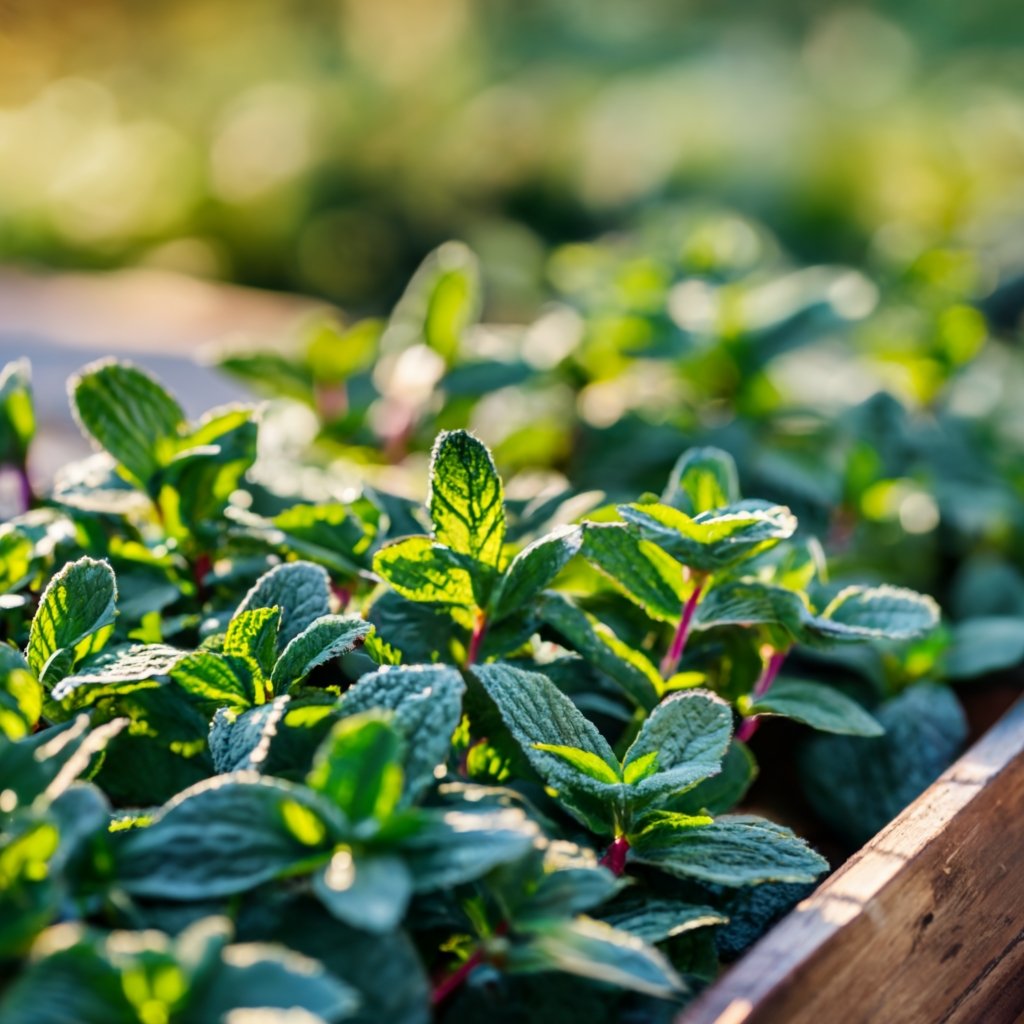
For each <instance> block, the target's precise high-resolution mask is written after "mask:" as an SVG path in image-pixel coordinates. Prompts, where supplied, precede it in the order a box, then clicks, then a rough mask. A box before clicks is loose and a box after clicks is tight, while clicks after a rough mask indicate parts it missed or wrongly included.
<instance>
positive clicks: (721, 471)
mask: <svg viewBox="0 0 1024 1024" xmlns="http://www.w3.org/2000/svg"><path fill="white" fill-rule="evenodd" d="M661 500H662V501H663V502H664V503H665V504H666V505H671V506H672V507H673V508H677V509H679V510H680V511H682V512H685V513H686V514H687V515H690V516H696V515H699V514H700V513H701V512H710V511H712V510H714V509H720V508H725V507H726V506H727V505H733V504H735V503H736V502H738V501H739V500H740V483H739V475H738V473H737V472H736V462H735V460H734V459H733V457H732V456H731V455H730V454H729V453H728V452H724V451H722V449H721V448H691V449H690V450H689V451H687V452H684V453H683V454H682V455H681V456H680V457H679V461H678V462H676V464H675V466H673V467H672V473H671V475H670V476H669V478H668V485H667V486H666V487H665V493H664V494H663V495H662V499H661Z"/></svg>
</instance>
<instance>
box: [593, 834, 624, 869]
mask: <svg viewBox="0 0 1024 1024" xmlns="http://www.w3.org/2000/svg"><path fill="white" fill-rule="evenodd" d="M627 853H629V840H628V839H627V838H626V837H625V836H616V837H615V838H614V839H613V840H612V843H611V846H609V847H608V849H607V850H605V852H604V856H603V857H602V858H601V860H600V864H601V867H604V868H607V869H608V870H609V871H610V872H611V873H612V874H613V875H615V876H616V878H618V877H621V875H622V874H623V873H624V872H625V870H626V854H627Z"/></svg>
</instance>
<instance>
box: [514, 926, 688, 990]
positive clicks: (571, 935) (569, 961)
mask: <svg viewBox="0 0 1024 1024" xmlns="http://www.w3.org/2000/svg"><path fill="white" fill-rule="evenodd" d="M506 969H507V970H508V971H510V972H511V973H527V972H534V971H565V972H567V973H569V974H575V975H578V976H579V977H582V978H593V979H594V980H595V981H601V982H604V983H606V984H609V985H617V986H619V987H620V988H626V989H631V990H633V991H635V992H643V993H645V994H647V995H651V996H660V997H662V998H668V997H670V996H673V995H677V994H678V993H680V992H684V991H686V985H685V983H684V982H683V979H682V978H680V977H679V975H678V974H677V973H676V971H675V969H674V968H673V967H672V965H671V964H670V963H669V961H668V960H667V959H666V958H665V957H664V956H663V955H662V954H661V953H659V952H658V951H657V950H656V949H654V948H653V947H652V946H649V945H647V943H645V942H644V941H643V940H642V939H640V938H638V937H637V936H636V935H633V934H631V933H630V932H626V931H621V930H620V929H618V928H613V927H612V926H611V925H610V924H608V923H607V922H605V921H595V920H593V919H591V918H587V917H578V918H575V919H573V920H568V921H564V920H563V921H550V922H545V924H544V925H543V926H541V927H537V928H533V929H531V935H530V937H529V940H528V941H527V942H525V943H514V944H513V945H512V947H511V948H510V949H509V951H508V954H507V959H506Z"/></svg>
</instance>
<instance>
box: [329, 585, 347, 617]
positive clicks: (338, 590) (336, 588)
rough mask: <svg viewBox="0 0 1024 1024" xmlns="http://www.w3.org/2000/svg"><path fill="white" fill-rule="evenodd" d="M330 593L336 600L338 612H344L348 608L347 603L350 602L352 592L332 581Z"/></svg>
mask: <svg viewBox="0 0 1024 1024" xmlns="http://www.w3.org/2000/svg"><path fill="white" fill-rule="evenodd" d="M331 593H332V594H334V596H335V597H336V598H337V599H338V604H339V606H340V610H341V611H344V610H345V609H346V608H347V607H348V603H349V601H351V600H352V591H351V590H349V588H348V587H343V586H342V585H341V584H340V583H335V582H333V581H332V582H331Z"/></svg>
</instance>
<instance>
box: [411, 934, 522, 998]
mask: <svg viewBox="0 0 1024 1024" xmlns="http://www.w3.org/2000/svg"><path fill="white" fill-rule="evenodd" d="M507 932H508V922H507V921H502V922H501V924H499V925H498V927H497V928H495V929H494V934H495V935H497V936H500V935H505V934H506V933H507ZM486 959H487V955H486V952H485V948H484V947H483V946H481V947H480V948H479V949H477V950H476V951H474V952H473V953H472V954H471V955H470V956H469V958H468V959H467V960H466V961H465V962H464V963H462V964H460V965H459V967H458V968H456V969H455V970H454V971H452V973H451V974H446V975H445V976H444V977H443V978H441V979H440V981H436V982H435V983H434V990H433V992H431V994H430V1005H431V1006H440V1005H441V1003H443V1002H444V1001H445V1000H446V999H447V998H448V997H449V996H450V995H451V994H452V993H453V992H455V991H456V989H458V988H459V987H460V986H461V985H462V983H463V982H464V981H465V980H466V979H467V978H468V977H469V976H470V975H471V974H472V973H473V969H474V968H476V967H479V966H480V964H482V963H483V962H484V960H486Z"/></svg>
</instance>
